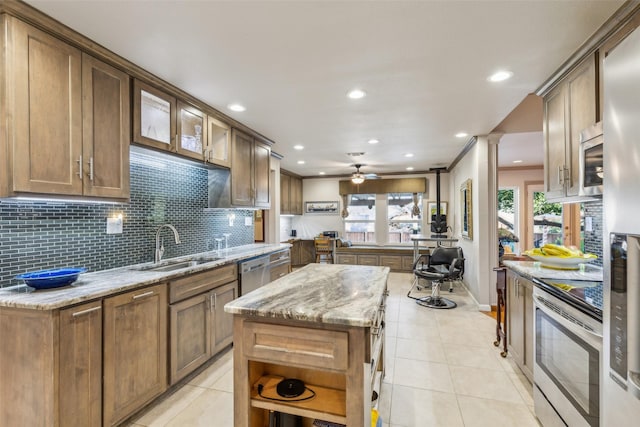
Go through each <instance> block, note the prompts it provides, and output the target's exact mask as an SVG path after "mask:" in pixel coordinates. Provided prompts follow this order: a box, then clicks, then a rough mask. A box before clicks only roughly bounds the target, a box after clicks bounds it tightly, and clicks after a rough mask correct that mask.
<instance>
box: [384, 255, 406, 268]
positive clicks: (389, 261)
mask: <svg viewBox="0 0 640 427" xmlns="http://www.w3.org/2000/svg"><path fill="white" fill-rule="evenodd" d="M380 265H381V266H382V267H389V268H390V269H392V270H402V257H401V256H400V255H380Z"/></svg>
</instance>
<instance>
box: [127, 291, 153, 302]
mask: <svg viewBox="0 0 640 427" xmlns="http://www.w3.org/2000/svg"><path fill="white" fill-rule="evenodd" d="M150 295H153V291H149V292H145V293H143V294H139V295H134V296H132V297H131V299H132V300H136V299H140V298H144V297H148V296H150Z"/></svg>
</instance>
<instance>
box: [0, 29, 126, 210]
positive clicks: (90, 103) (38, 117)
mask: <svg viewBox="0 0 640 427" xmlns="http://www.w3.org/2000/svg"><path fill="white" fill-rule="evenodd" d="M6 19H7V24H8V31H9V33H10V34H11V36H10V40H11V43H7V45H6V47H7V52H8V53H7V73H6V78H7V79H8V81H9V83H10V86H12V87H13V89H14V90H13V91H10V92H9V94H8V96H9V97H10V99H9V102H8V105H9V111H10V115H9V117H10V118H11V119H12V126H9V127H8V129H9V132H8V133H7V135H8V139H9V146H10V147H11V149H10V150H9V153H11V156H12V157H11V161H10V162H9V165H10V167H9V170H8V171H7V176H6V179H7V180H8V181H9V182H11V186H8V185H7V186H1V187H0V188H6V193H7V194H6V195H9V194H10V195H15V194H20V193H38V194H51V195H65V196H66V195H68V196H92V197H107V198H115V199H127V198H128V197H129V135H130V120H131V119H130V114H129V105H130V99H129V77H128V76H127V75H126V74H125V73H123V72H121V71H119V70H116V69H115V68H113V67H111V66H109V65H107V64H105V63H103V62H101V61H98V60H97V59H95V58H92V57H91V56H89V55H87V54H83V53H81V52H80V51H79V50H78V49H76V48H74V47H72V46H69V45H68V44H66V43H64V42H62V41H61V40H58V39H57V38H55V37H52V36H50V35H49V34H46V33H44V32H42V31H40V30H38V29H36V28H33V27H31V26H29V25H28V24H25V23H23V22H21V21H19V20H17V19H15V18H6Z"/></svg>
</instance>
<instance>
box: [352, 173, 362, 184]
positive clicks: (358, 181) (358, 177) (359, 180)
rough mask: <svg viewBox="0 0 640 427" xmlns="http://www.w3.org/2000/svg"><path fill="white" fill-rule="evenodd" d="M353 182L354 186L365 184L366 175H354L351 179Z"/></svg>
mask: <svg viewBox="0 0 640 427" xmlns="http://www.w3.org/2000/svg"><path fill="white" fill-rule="evenodd" d="M351 182H353V183H354V184H362V183H363V182H364V175H362V174H361V173H355V174H353V176H352V177H351Z"/></svg>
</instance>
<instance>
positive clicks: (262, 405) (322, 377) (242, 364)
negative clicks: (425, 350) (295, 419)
mask: <svg viewBox="0 0 640 427" xmlns="http://www.w3.org/2000/svg"><path fill="white" fill-rule="evenodd" d="M370 339H371V336H370V329H369V328H363V327H349V326H342V325H319V324H317V323H309V322H296V321H293V322H292V321H288V322H286V323H285V322H278V321H277V320H268V319H263V318H260V320H259V321H253V320H251V319H249V318H243V317H240V316H236V317H235V319H234V367H235V368H234V399H235V401H234V419H235V423H234V424H235V425H236V426H246V427H265V426H267V425H268V417H269V411H278V412H284V413H288V414H292V415H298V416H301V417H304V418H305V422H307V421H309V420H313V419H321V420H324V421H329V422H335V423H339V424H346V425H349V426H351V425H354V426H360V425H369V424H370V411H371V403H370V397H371V391H372V389H373V385H372V381H371V379H372V373H373V374H375V372H377V371H378V369H380V371H381V370H382V357H381V355H382V352H383V351H382V347H381V346H376V345H374V346H372V345H371V341H370ZM379 339H383V337H382V336H380V337H379ZM372 347H374V348H377V349H378V351H379V353H378V354H377V355H374V356H373V358H371V355H372V353H373V348H372ZM368 361H371V362H372V363H366V362H368ZM372 366H374V367H375V368H373V369H372ZM374 376H375V375H374ZM379 377H381V376H379ZM283 378H296V379H300V380H302V381H303V382H304V383H305V385H306V387H307V389H311V390H313V391H314V392H315V394H316V395H315V397H314V398H313V399H309V400H306V401H301V402H282V401H278V400H271V399H269V398H268V397H269V396H270V389H271V388H273V387H274V384H277V382H279V381H280V380H281V379H283ZM273 397H274V398H278V397H279V396H277V394H276V395H275V396H273ZM309 425H310V422H309Z"/></svg>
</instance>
